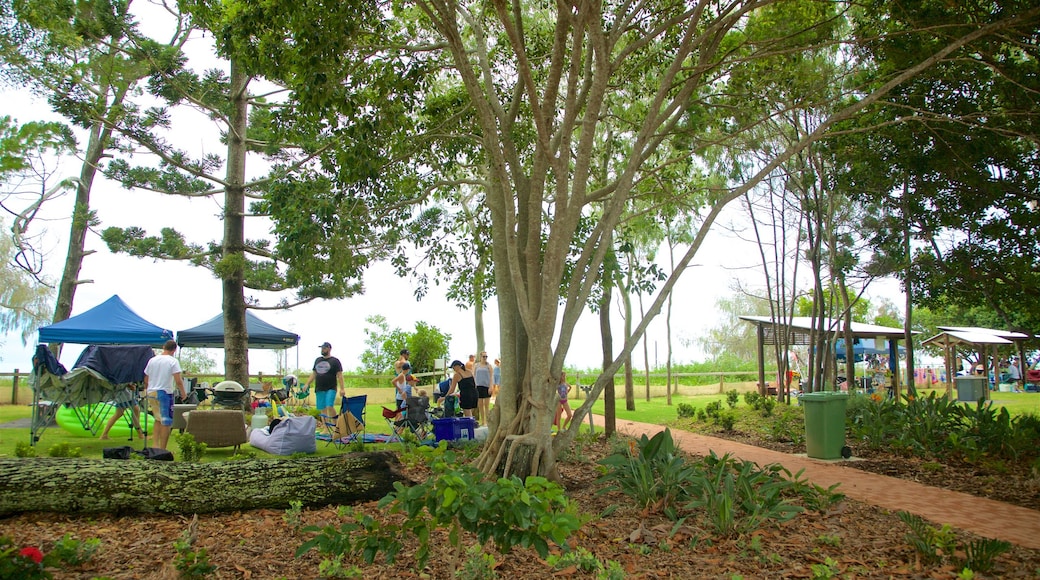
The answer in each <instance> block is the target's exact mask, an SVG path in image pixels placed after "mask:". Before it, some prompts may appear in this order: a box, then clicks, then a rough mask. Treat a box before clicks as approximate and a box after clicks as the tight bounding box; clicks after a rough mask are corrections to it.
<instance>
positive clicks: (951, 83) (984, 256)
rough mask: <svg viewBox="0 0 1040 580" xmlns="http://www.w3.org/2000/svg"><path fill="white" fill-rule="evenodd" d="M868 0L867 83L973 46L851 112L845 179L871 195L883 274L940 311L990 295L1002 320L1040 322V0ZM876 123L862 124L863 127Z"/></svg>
mask: <svg viewBox="0 0 1040 580" xmlns="http://www.w3.org/2000/svg"><path fill="white" fill-rule="evenodd" d="M881 4H882V3H881V2H868V3H867V4H866V5H865V7H866V8H867V9H868V10H867V11H866V12H865V13H864V14H863V17H862V18H860V19H858V20H857V25H858V26H859V27H860V28H861V29H862V30H864V31H865V34H867V35H869V36H871V37H872V38H873V40H872V41H871V42H868V43H864V44H863V45H862V46H861V51H860V56H861V57H862V58H863V59H865V60H866V61H867V62H870V63H872V66H871V67H869V68H864V76H865V77H866V79H867V81H869V82H873V83H881V82H884V81H885V79H887V78H888V76H889V75H890V74H891V71H894V70H898V69H900V68H901V67H904V66H906V64H907V63H909V62H912V61H913V60H915V59H917V58H918V55H919V54H920V52H921V51H922V50H924V51H929V50H934V47H936V46H940V45H943V44H945V43H948V42H950V40H951V39H952V38H955V37H958V36H961V35H964V34H968V33H972V32H973V31H977V30H984V29H987V28H988V29H994V30H995V29H998V28H999V30H1000V31H1001V32H1000V33H999V34H987V35H985V36H984V37H982V38H980V39H979V41H978V42H974V43H972V44H970V45H965V46H963V47H961V48H959V49H958V50H957V51H956V52H954V53H952V54H951V55H950V57H949V58H946V59H944V60H943V61H942V62H940V63H938V65H937V66H935V67H933V68H931V69H929V70H927V71H925V72H924V73H923V74H921V75H918V76H917V77H916V78H914V79H913V80H912V81H910V82H907V83H904V84H903V85H901V86H899V87H897V88H896V90H894V91H893V92H892V93H891V94H890V95H889V97H888V98H887V99H885V101H884V102H880V103H878V104H877V105H876V106H875V107H872V108H871V110H870V111H869V114H868V115H866V116H864V117H863V118H862V119H858V120H857V121H856V123H849V124H848V126H847V127H846V129H848V134H847V135H846V136H845V137H844V138H843V139H842V140H840V141H839V142H838V145H837V150H838V152H839V155H838V156H837V158H838V159H842V160H844V162H845V164H844V165H843V167H842V169H843V171H842V173H841V174H840V180H839V185H840V186H841V187H843V188H844V189H845V190H846V191H847V192H848V194H849V195H854V196H856V197H858V198H860V199H862V200H863V201H864V202H865V203H869V204H870V205H871V210H870V212H869V213H868V215H867V217H866V219H865V220H864V226H865V228H866V230H867V231H868V232H870V234H871V238H872V242H873V244H874V246H875V247H876V248H877V251H878V254H877V255H878V258H879V259H878V260H877V261H876V263H875V266H876V267H877V268H878V271H879V272H886V273H887V272H892V273H895V274H896V275H898V276H899V277H900V278H901V279H902V280H903V283H904V287H905V289H906V290H907V294H908V296H910V297H911V298H913V300H914V301H915V302H917V303H919V304H922V305H926V306H929V307H933V308H936V309H940V310H947V309H948V308H949V307H953V306H959V307H961V308H965V309H967V308H974V307H976V306H983V307H985V308H986V309H988V310H990V311H991V312H993V313H994V317H993V318H994V320H993V321H992V323H993V325H995V326H1000V327H1004V328H1008V329H1013V330H1021V331H1026V332H1035V331H1036V330H1037V329H1038V328H1040V307H1038V305H1040V245H1038V244H1037V243H1036V240H1037V236H1038V234H1040V211H1037V207H1038V204H1040V172H1038V167H1040V117H1038V116H1037V115H1036V111H1037V109H1038V108H1040V75H1038V72H1040V42H1038V38H1037V33H1036V31H1037V29H1038V27H1040V10H1038V8H1037V6H1036V3H1035V2H1026V1H1011V2H999V3H998V2H972V3H961V2H953V3H934V2H918V1H900V2H893V3H889V2H885V3H884V8H883V10H886V11H889V12H890V15H889V16H888V17H887V18H876V17H874V16H873V15H872V14H871V12H870V10H869V9H870V8H871V7H874V8H881ZM865 126H869V127H872V129H870V130H863V127H865Z"/></svg>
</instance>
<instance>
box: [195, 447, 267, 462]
mask: <svg viewBox="0 0 1040 580" xmlns="http://www.w3.org/2000/svg"><path fill="white" fill-rule="evenodd" d="M203 445H204V444H203ZM207 449H208V447H207ZM205 452H206V450H205V449H203V450H202V453H203V454H204V453H205ZM200 459H201V457H200ZM249 459H256V451H241V450H240V451H239V452H238V453H236V454H234V455H232V456H231V457H228V461H247V460H249Z"/></svg>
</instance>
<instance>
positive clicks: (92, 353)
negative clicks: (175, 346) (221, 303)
mask: <svg viewBox="0 0 1040 580" xmlns="http://www.w3.org/2000/svg"><path fill="white" fill-rule="evenodd" d="M172 338H173V332H172V331H170V330H167V329H165V328H161V327H159V326H156V325H154V324H152V323H151V322H148V321H147V320H145V319H144V318H141V317H140V316H139V315H138V314H137V313H136V312H134V311H133V310H132V309H131V308H130V307H129V306H127V304H126V303H125V302H123V300H122V299H121V298H120V297H119V296H118V295H114V296H112V297H111V298H109V299H108V300H106V301H104V302H102V303H101V304H99V305H97V306H95V307H94V308H91V309H90V310H87V311H86V312H83V313H82V314H78V315H76V316H73V317H70V318H68V319H66V320H63V321H61V322H58V323H55V324H52V325H50V326H45V327H43V328H41V329H40V331H39V342H40V343H66V344H67V343H72V344H86V345H124V346H119V347H106V348H100V347H96V346H88V347H87V349H86V350H84V351H83V353H82V354H81V355H80V358H79V360H77V361H76V364H75V365H74V367H73V369H72V371H70V372H68V373H64V372H60V373H55V372H54V370H58V369H60V370H61V371H64V368H63V367H61V365H60V364H59V365H57V367H56V368H55V367H53V365H52V364H48V363H49V362H50V361H48V359H49V358H52V357H53V355H51V353H50V351H48V350H47V348H46V347H45V346H44V345H43V344H40V345H39V346H38V347H37V349H36V356H34V357H33V359H34V360H33V362H34V364H33V382H34V385H33V387H34V388H33V398H34V406H33V422H32V429H31V437H32V443H33V444H34V445H35V443H36V442H37V441H38V440H39V436H40V433H42V431H43V430H44V429H46V427H47V425H49V424H50V422H51V420H52V419H53V418H54V414H55V412H56V411H57V408H58V407H59V406H60V405H68V406H70V407H73V408H74V409H76V416H77V417H78V418H79V419H80V422H81V423H82V425H83V428H84V429H86V430H89V431H91V432H92V433H94V432H96V431H97V427H98V417H99V413H101V412H102V410H103V409H101V407H100V405H101V404H102V403H106V402H108V401H109V400H111V399H112V397H113V395H115V394H116V393H118V392H120V391H122V390H123V389H125V388H126V384H128V383H131V382H135V383H137V382H141V381H142V380H143V376H144V375H143V373H144V365H145V364H147V362H148V359H150V358H151V357H152V354H153V353H152V351H151V348H149V347H150V346H162V344H163V343H164V342H166V341H167V340H170V339H172ZM125 345H139V346H125ZM53 363H55V364H56V363H57V361H56V360H55V361H53ZM43 400H47V401H49V402H50V405H49V406H47V413H46V414H44V413H43V411H42V409H43V408H44V405H42V404H41V402H42V401H43ZM146 420H147V416H146Z"/></svg>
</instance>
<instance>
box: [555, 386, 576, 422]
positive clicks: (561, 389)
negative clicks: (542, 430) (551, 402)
mask: <svg viewBox="0 0 1040 580" xmlns="http://www.w3.org/2000/svg"><path fill="white" fill-rule="evenodd" d="M556 391H557V392H558V393H559V396H560V402H559V404H558V405H557V406H556V419H554V420H553V425H556V427H557V431H563V430H564V429H566V428H567V426H568V425H570V424H571V417H573V416H574V413H572V412H571V404H570V403H568V402H567V395H568V394H570V392H571V386H570V385H568V384H567V373H560V384H559V386H557V387H556ZM564 413H566V414H567V418H566V419H564V421H563V423H560V417H561V416H562V415H563V414H564Z"/></svg>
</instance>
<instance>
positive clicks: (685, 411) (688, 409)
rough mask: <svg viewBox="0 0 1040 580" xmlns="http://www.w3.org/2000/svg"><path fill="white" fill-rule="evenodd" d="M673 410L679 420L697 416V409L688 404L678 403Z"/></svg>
mask: <svg viewBox="0 0 1040 580" xmlns="http://www.w3.org/2000/svg"><path fill="white" fill-rule="evenodd" d="M675 409H676V413H677V414H678V415H679V418H680V419H689V418H692V417H696V416H697V408H696V407H694V406H693V405H691V404H689V403H679V404H678V405H677V406H676V408H675Z"/></svg>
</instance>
